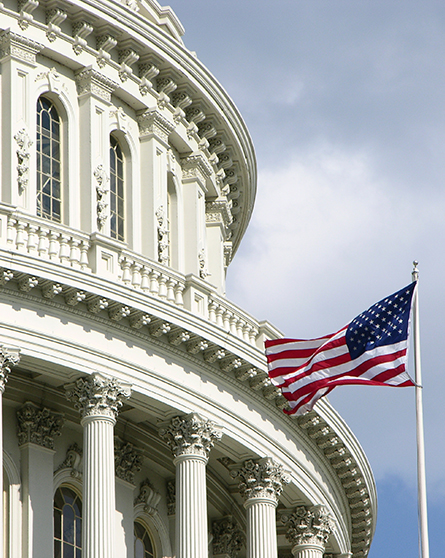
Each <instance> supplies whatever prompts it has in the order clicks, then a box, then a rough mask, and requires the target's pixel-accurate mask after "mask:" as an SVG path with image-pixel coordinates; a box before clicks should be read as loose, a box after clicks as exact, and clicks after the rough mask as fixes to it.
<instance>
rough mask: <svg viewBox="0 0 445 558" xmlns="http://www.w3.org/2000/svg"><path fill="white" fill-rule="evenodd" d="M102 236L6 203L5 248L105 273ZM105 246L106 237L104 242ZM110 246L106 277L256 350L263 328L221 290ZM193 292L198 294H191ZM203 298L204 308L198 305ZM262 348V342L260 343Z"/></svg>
mask: <svg viewBox="0 0 445 558" xmlns="http://www.w3.org/2000/svg"><path fill="white" fill-rule="evenodd" d="M97 245H98V241H97V236H96V235H91V236H90V235H88V234H85V233H82V232H79V231H77V230H74V229H71V228H69V227H66V226H64V225H61V224H58V223H54V222H52V221H46V220H44V219H40V218H38V217H35V216H32V215H28V214H26V213H24V212H21V211H20V210H16V209H11V208H9V207H7V206H2V205H0V248H1V249H3V250H8V251H12V252H18V253H21V254H27V255H29V256H31V257H35V258H39V259H41V260H48V261H51V262H53V263H56V264H60V265H62V266H65V267H71V268H74V269H78V270H81V271H83V272H86V273H91V274H96V275H98V276H101V275H102V270H101V269H100V268H99V267H98V266H97V264H94V258H95V256H94V252H95V250H96V248H97ZM101 245H102V246H103V245H104V238H103V237H102V238H101ZM105 245H106V249H107V252H109V253H113V252H114V255H115V258H116V262H117V265H116V266H115V267H114V268H113V270H112V271H111V272H110V271H109V270H108V271H107V273H106V274H105V273H104V274H103V275H104V276H106V278H107V279H110V278H111V279H114V280H115V281H116V283H122V284H123V285H125V286H127V287H130V288H133V289H136V290H138V291H141V292H144V293H146V294H147V295H149V296H152V297H155V298H158V299H160V300H163V301H165V302H167V303H169V304H172V305H175V306H178V307H181V308H185V309H186V310H189V311H191V312H192V313H194V314H199V315H200V316H201V317H203V318H205V319H207V320H208V321H209V322H211V323H212V324H214V325H216V326H217V327H219V328H221V329H223V330H224V331H226V332H228V333H231V334H232V335H234V336H235V337H237V338H239V339H242V340H244V341H245V342H247V343H249V344H250V345H253V346H255V345H256V344H257V343H258V342H259V341H261V340H260V337H261V333H262V330H263V329H264V327H263V325H262V324H260V323H258V322H256V321H255V320H254V319H253V318H252V317H251V316H249V314H247V313H246V312H243V311H242V310H241V309H240V308H238V307H237V306H235V305H234V304H232V303H230V302H229V301H228V300H226V299H225V298H224V297H222V296H220V295H218V293H217V292H216V289H215V288H214V287H213V286H212V285H210V284H209V283H207V282H206V281H203V280H201V279H199V278H197V277H194V276H185V275H183V274H181V273H179V272H176V271H174V270H172V269H170V268H168V267H166V266H164V265H162V264H159V263H158V262H154V261H152V260H150V259H148V258H145V257H143V256H141V255H140V254H137V253H135V252H132V251H131V250H128V249H126V248H122V247H119V245H118V243H116V242H114V241H111V240H110V244H109V245H108V244H106V240H105ZM191 293H192V294H193V296H191ZM197 299H200V300H201V302H202V304H201V305H200V306H199V307H198V306H196V304H195V302H194V301H196V300H197ZM259 344H260V343H259Z"/></svg>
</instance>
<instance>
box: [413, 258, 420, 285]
mask: <svg viewBox="0 0 445 558" xmlns="http://www.w3.org/2000/svg"><path fill="white" fill-rule="evenodd" d="M418 265H419V262H418V261H417V260H414V261H413V266H414V267H413V271H412V277H413V281H417V280H418V279H419V269H418V267H417V266H418Z"/></svg>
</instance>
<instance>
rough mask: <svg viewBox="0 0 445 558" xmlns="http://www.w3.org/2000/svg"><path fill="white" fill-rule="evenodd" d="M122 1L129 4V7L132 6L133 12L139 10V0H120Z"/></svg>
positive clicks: (126, 4)
mask: <svg viewBox="0 0 445 558" xmlns="http://www.w3.org/2000/svg"><path fill="white" fill-rule="evenodd" d="M120 3H121V4H123V5H124V6H127V8H130V10H133V12H138V11H139V4H138V2H137V0H120Z"/></svg>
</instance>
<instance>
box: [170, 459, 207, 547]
mask: <svg viewBox="0 0 445 558" xmlns="http://www.w3.org/2000/svg"><path fill="white" fill-rule="evenodd" d="M206 463H207V459H206V458H205V457H203V456H199V455H181V456H179V457H177V458H176V459H175V464H176V552H177V558H207V556H208V536H207V498H206Z"/></svg>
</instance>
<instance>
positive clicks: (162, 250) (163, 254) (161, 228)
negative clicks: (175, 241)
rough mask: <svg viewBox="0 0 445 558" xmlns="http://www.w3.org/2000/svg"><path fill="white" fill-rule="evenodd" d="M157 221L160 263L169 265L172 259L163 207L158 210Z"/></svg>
mask: <svg viewBox="0 0 445 558" xmlns="http://www.w3.org/2000/svg"><path fill="white" fill-rule="evenodd" d="M156 220H157V222H158V262H159V263H161V264H163V265H168V263H169V259H170V258H169V253H168V252H169V250H168V248H169V242H168V221H167V217H166V215H165V211H164V206H162V205H161V206H159V207H158V209H157V210H156Z"/></svg>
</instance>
